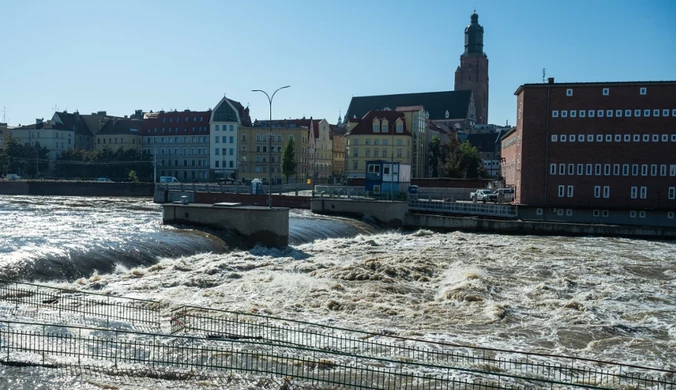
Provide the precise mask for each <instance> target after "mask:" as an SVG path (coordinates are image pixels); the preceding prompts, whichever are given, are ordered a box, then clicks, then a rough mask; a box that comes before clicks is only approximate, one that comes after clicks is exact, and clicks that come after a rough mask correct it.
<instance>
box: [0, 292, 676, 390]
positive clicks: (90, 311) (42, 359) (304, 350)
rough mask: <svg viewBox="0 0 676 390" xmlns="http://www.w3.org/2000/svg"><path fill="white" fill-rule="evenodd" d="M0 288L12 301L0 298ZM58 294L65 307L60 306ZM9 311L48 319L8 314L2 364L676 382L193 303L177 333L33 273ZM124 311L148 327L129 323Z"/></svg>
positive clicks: (448, 383) (413, 383) (371, 380)
mask: <svg viewBox="0 0 676 390" xmlns="http://www.w3.org/2000/svg"><path fill="white" fill-rule="evenodd" d="M71 298H72V299H73V300H71ZM54 299H57V301H56V302H54V301H53V300H54ZM108 299H110V300H112V301H109V300H108ZM2 300H5V301H8V302H10V303H11V305H9V306H5V307H3V305H2V303H1V301H2ZM54 304H56V306H53V305H54ZM61 304H63V308H62V309H63V310H61V311H58V306H59V305H61ZM101 308H103V309H101ZM139 308H140V310H139ZM2 311H8V314H9V315H17V314H19V315H25V314H26V312H28V314H38V313H41V314H45V315H47V316H48V318H49V319H50V320H51V321H52V322H51V323H41V324H37V323H35V322H28V321H25V319H21V320H8V319H2V320H0V364H5V365H14V366H17V365H18V366H22V365H37V366H48V367H73V366H77V367H82V368H93V369H98V370H104V371H105V370H109V371H110V372H111V373H114V372H120V371H122V372H124V373H130V372H133V375H138V376H149V377H154V378H157V377H162V376H164V375H166V376H167V377H170V378H182V379H190V378H194V377H195V375H196V374H195V373H196V372H198V373H200V375H206V376H208V377H221V376H222V375H223V373H244V374H247V375H248V374H251V375H268V376H269V375H273V376H277V378H278V379H279V380H282V378H291V379H292V380H294V381H296V382H297V383H304V384H309V385H312V386H314V385H322V386H326V385H331V386H333V385H339V386H347V387H350V388H382V389H402V388H407V389H452V388H457V387H463V388H468V389H471V388H477V389H479V388H482V389H493V388H496V389H497V388H596V389H606V388H626V389H634V388H636V389H638V388H641V389H643V388H649V389H658V390H673V389H674V388H675V387H676V379H675V378H676V372H675V371H673V370H672V371H670V370H665V369H656V368H649V367H641V366H637V365H627V364H619V363H614V362H605V361H599V360H593V359H584V358H577V357H567V356H558V355H550V354H539V353H528V352H519V351H512V350H502V349H494V348H481V347H472V346H465V345H459V344H452V343H443V342H433V341H428V340H421V339H414V338H408V337H402V336H398V335H396V334H394V333H392V332H387V331H382V332H378V333H374V332H367V331H362V330H353V329H345V328H339V327H333V326H327V325H321V324H316V323H310V322H305V321H297V320H291V319H284V318H278V317H272V316H266V315H261V314H253V313H244V312H237V311H228V310H215V309H209V308H203V307H197V306H183V307H180V308H176V309H174V310H171V312H170V315H169V318H170V329H171V333H172V334H162V333H161V329H160V326H159V325H160V324H159V318H160V313H159V304H158V303H157V302H154V301H145V300H139V299H130V298H123V297H111V296H107V295H103V294H96V293H86V292H81V291H77V290H68V289H58V288H53V287H49V286H42V285H37V284H31V283H18V282H7V281H4V282H2V283H1V284H0V313H1V312H2ZM73 314H75V317H78V316H82V317H85V322H87V321H86V319H87V318H90V317H91V318H90V319H93V320H96V319H99V320H100V319H103V321H93V322H94V323H97V324H98V326H97V327H85V326H75V325H70V324H64V323H63V322H67V321H70V320H72V319H73V318H74V317H73ZM59 316H60V317H59ZM7 317H9V316H7ZM59 321H61V323H58V322H59ZM124 321H127V322H128V323H129V324H131V325H132V326H133V327H136V326H140V327H149V328H152V330H151V331H150V332H143V331H135V330H129V329H125V328H124V327H123V326H121V324H122V323H123V322H124ZM102 324H105V325H104V326H102ZM165 329H166V328H165ZM179 332H183V333H184V334H180V335H179V334H178V333H179ZM297 383H294V385H296V384H297ZM278 388H279V387H278ZM294 388H296V387H294Z"/></svg>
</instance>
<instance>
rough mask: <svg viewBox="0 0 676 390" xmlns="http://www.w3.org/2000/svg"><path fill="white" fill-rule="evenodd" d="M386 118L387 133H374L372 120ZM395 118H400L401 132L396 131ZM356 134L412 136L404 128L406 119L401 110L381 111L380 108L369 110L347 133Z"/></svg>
mask: <svg viewBox="0 0 676 390" xmlns="http://www.w3.org/2000/svg"><path fill="white" fill-rule="evenodd" d="M376 118H377V119H381V120H382V119H387V121H388V122H389V124H390V128H389V131H388V132H387V133H382V132H381V133H374V132H373V120H374V119H376ZM397 119H401V123H402V124H403V126H404V132H403V133H397V132H396V130H395V128H394V126H393V124H394V122H396V121H397ZM357 134H370V135H382V136H391V135H408V136H412V135H411V132H409V131H408V129H407V128H406V121H405V118H404V114H403V113H401V112H397V111H381V110H374V111H369V112H368V113H367V114H366V115H364V117H363V118H362V119H361V121H359V124H358V125H356V126H355V127H354V129H352V131H350V132H349V133H348V134H347V135H357Z"/></svg>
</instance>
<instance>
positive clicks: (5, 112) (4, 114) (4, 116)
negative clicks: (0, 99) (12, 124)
mask: <svg viewBox="0 0 676 390" xmlns="http://www.w3.org/2000/svg"><path fill="white" fill-rule="evenodd" d="M2 123H7V107H5V106H2Z"/></svg>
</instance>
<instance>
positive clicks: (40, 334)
mask: <svg viewBox="0 0 676 390" xmlns="http://www.w3.org/2000/svg"><path fill="white" fill-rule="evenodd" d="M0 340H2V344H0V363H2V364H5V365H11V366H38V367H49V368H66V367H81V368H90V369H98V370H100V371H104V372H110V373H118V372H124V373H125V374H126V375H136V376H150V377H153V378H157V377H169V378H173V379H190V378H194V377H196V376H197V375H202V376H210V377H211V376H213V377H224V376H226V375H227V374H228V373H231V372H239V373H251V374H255V375H274V376H276V377H278V378H280V379H281V381H282V382H285V383H288V382H290V381H296V382H297V383H294V384H295V385H297V386H298V387H296V388H303V387H304V386H308V385H309V386H326V385H329V386H346V387H347V388H355V389H388V390H389V389H392V390H398V389H456V388H464V389H531V388H535V387H534V386H532V385H529V384H528V381H527V380H525V381H523V380H519V379H518V378H516V379H515V380H508V381H504V380H501V379H500V378H498V379H491V378H484V377H482V373H478V374H475V375H471V376H468V375H461V374H460V375H459V374H458V373H457V372H456V371H455V370H454V369H453V368H451V367H438V366H434V365H419V366H413V365H411V364H408V363H405V362H401V361H395V360H389V359H374V358H367V357H358V356H351V355H337V354H331V353H327V352H324V351H321V350H312V349H302V348H298V349H296V350H295V351H293V352H294V353H293V354H292V353H290V352H291V351H289V350H288V349H283V348H267V349H266V348H261V345H260V344H255V343H252V342H250V341H246V340H237V341H233V340H214V339H209V338H200V337H191V336H168V335H158V334H152V333H141V332H130V331H120V330H106V329H101V328H86V327H74V326H50V325H35V324H30V323H24V322H15V321H6V320H2V321H0ZM285 388H289V387H288V386H287V387H285Z"/></svg>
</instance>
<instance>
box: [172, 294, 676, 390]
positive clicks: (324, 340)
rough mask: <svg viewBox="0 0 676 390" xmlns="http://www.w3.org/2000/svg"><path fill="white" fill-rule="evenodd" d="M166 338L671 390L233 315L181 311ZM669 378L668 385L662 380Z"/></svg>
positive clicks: (629, 374)
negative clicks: (197, 337)
mask: <svg viewBox="0 0 676 390" xmlns="http://www.w3.org/2000/svg"><path fill="white" fill-rule="evenodd" d="M171 331H172V333H177V332H181V331H182V332H185V333H187V334H195V335H201V336H205V337H214V338H224V339H232V340H253V341H256V342H259V343H265V344H268V345H276V346H283V347H294V348H319V350H321V351H330V352H333V353H337V354H344V355H357V356H361V357H370V358H381V359H389V360H396V361H398V362H400V363H406V364H409V365H422V366H429V365H434V366H439V367H444V368H448V367H452V368H453V369H455V370H457V371H459V372H465V373H473V372H483V373H484V374H486V375H489V376H492V377H497V378H498V379H499V380H501V381H505V380H507V379H511V380H515V379H518V380H528V381H530V383H536V384H538V387H539V386H545V385H547V386H545V387H548V386H549V385H551V384H557V385H561V384H565V385H567V386H571V387H585V388H620V387H625V388H633V387H638V388H654V389H672V388H673V387H674V386H676V382H674V381H673V376H674V375H676V373H675V372H673V371H668V370H660V369H653V368H648V367H641V366H635V365H623V364H619V363H613V362H604V361H599V360H593V359H584V358H576V357H568V356H559V355H550V354H538V353H527V352H519V351H511V350H501V349H492V348H479V347H471V346H463V345H458V344H451V343H441V342H432V341H427V340H419V339H413V338H407V337H401V336H397V335H395V334H393V333H391V332H381V333H372V332H366V331H359V330H351V329H344V328H338V327H332V326H325V325H319V324H315V323H309V322H304V321H296V320H289V319H283V318H276V317H270V316H265V315H260V314H252V313H243V312H237V311H227V310H215V309H205V308H201V307H195V306H184V307H181V308H177V309H174V310H172V314H171ZM668 375H672V379H671V381H670V380H669V379H667V378H666V377H667V376H668Z"/></svg>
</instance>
